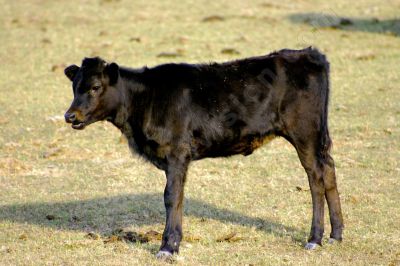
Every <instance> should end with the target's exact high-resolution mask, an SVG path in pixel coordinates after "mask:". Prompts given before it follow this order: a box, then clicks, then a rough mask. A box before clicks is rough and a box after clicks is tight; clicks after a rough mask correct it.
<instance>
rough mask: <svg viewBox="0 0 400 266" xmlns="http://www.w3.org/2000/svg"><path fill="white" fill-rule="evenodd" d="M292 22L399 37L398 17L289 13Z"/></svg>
mask: <svg viewBox="0 0 400 266" xmlns="http://www.w3.org/2000/svg"><path fill="white" fill-rule="evenodd" d="M288 18H289V20H290V21H291V22H293V23H303V24H307V25H309V26H312V27H313V28H314V29H324V28H327V29H339V30H345V31H361V32H371V33H381V34H389V35H393V36H397V37H400V18H394V19H386V20H381V19H378V18H353V17H342V16H339V15H338V14H336V13H335V12H333V11H332V13H329V14H324V13H297V14H291V15H289V17H288Z"/></svg>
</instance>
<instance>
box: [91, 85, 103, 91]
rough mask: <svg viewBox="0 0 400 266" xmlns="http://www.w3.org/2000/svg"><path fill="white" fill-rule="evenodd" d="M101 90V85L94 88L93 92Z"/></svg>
mask: <svg viewBox="0 0 400 266" xmlns="http://www.w3.org/2000/svg"><path fill="white" fill-rule="evenodd" d="M100 88H101V86H99V85H96V86H93V87H92V91H93V92H96V91H98V90H100Z"/></svg>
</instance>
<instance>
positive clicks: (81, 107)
mask: <svg viewBox="0 0 400 266" xmlns="http://www.w3.org/2000/svg"><path fill="white" fill-rule="evenodd" d="M64 73H65V75H66V76H67V77H68V78H69V79H70V80H71V81H72V89H73V93H74V100H73V101H72V104H71V107H70V108H69V109H68V111H67V112H66V113H65V115H64V117H65V121H66V122H67V123H71V124H72V128H74V129H84V128H85V127H86V126H87V125H89V124H91V123H94V122H96V121H100V120H104V119H107V118H109V117H110V116H113V114H114V113H115V112H116V110H117V108H118V104H119V98H120V96H119V95H120V93H119V92H118V89H117V86H116V85H117V83H118V78H119V67H118V65H117V64H115V63H111V64H107V63H106V62H105V61H104V60H102V59H101V58H98V57H95V58H85V59H84V60H83V61H82V65H81V67H78V66H77V65H71V66H68V67H67V68H65V70H64Z"/></svg>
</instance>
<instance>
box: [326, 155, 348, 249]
mask: <svg viewBox="0 0 400 266" xmlns="http://www.w3.org/2000/svg"><path fill="white" fill-rule="evenodd" d="M323 170H324V172H323V177H324V184H325V198H326V201H327V203H328V208H329V217H330V222H331V227H332V231H331V234H330V239H329V243H333V242H334V241H335V240H337V241H342V231H343V227H344V226H343V217H342V209H341V206H340V198H339V192H338V189H337V185H336V174H335V164H334V161H333V159H332V157H331V156H330V155H329V154H328V153H327V154H326V158H325V159H324V168H323Z"/></svg>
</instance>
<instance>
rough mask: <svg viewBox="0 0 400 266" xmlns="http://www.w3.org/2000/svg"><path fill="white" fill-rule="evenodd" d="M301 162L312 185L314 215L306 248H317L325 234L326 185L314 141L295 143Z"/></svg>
mask: <svg viewBox="0 0 400 266" xmlns="http://www.w3.org/2000/svg"><path fill="white" fill-rule="evenodd" d="M295 147H296V150H297V153H298V155H299V158H300V162H301V164H302V165H303V167H304V169H305V171H306V173H307V176H308V182H309V185H310V191H311V198H312V205H313V215H312V222H311V232H310V236H309V238H308V243H307V244H306V246H305V248H306V249H315V248H316V247H317V245H321V241H322V236H323V234H324V207H325V206H324V204H325V200H324V195H325V186H324V180H323V170H322V169H321V165H320V164H319V162H318V160H317V156H316V153H315V148H314V145H313V143H310V144H297V145H296V143H295Z"/></svg>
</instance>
